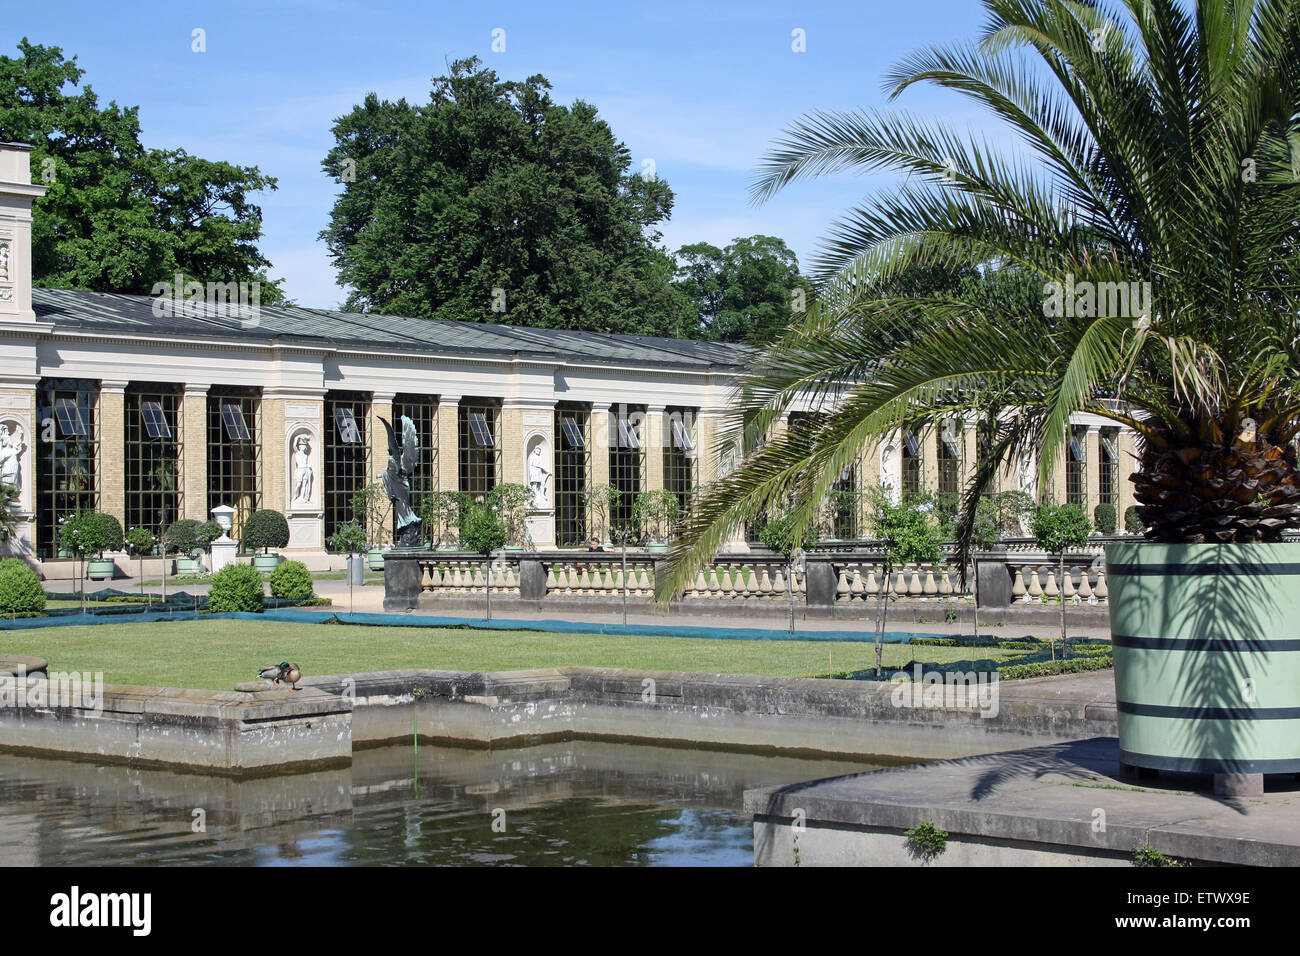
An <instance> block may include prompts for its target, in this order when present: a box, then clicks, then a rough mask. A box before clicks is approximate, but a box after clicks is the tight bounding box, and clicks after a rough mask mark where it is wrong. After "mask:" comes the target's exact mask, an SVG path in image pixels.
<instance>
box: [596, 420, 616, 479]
mask: <svg viewBox="0 0 1300 956" xmlns="http://www.w3.org/2000/svg"><path fill="white" fill-rule="evenodd" d="M613 413H614V405H613V404H612V403H610V402H593V403H592V406H591V486H592V487H593V488H594V487H596V486H597V485H607V484H609V446H610V444H611V441H612V439H613V435H612V433H611V432H610V428H609V419H610V416H611V415H613Z"/></svg>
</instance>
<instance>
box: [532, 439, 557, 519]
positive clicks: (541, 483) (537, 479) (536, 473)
mask: <svg viewBox="0 0 1300 956" xmlns="http://www.w3.org/2000/svg"><path fill="white" fill-rule="evenodd" d="M544 444H545V442H542V441H539V442H537V443H536V444H535V445H533V450H532V452H531V453H530V454H529V456H528V487H530V488H532V489H533V507H534V508H538V509H542V508H545V507H546V506H547V503H548V502H549V501H550V500H551V498H550V494H549V491H550V483H551V469H550V468H548V467H546V452H545V451H544V450H543V448H542V446H543V445H544Z"/></svg>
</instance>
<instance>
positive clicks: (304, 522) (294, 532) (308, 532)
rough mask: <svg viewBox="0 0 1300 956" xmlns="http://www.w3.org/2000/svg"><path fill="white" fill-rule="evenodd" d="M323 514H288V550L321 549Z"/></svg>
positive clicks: (305, 512) (311, 512)
mask: <svg viewBox="0 0 1300 956" xmlns="http://www.w3.org/2000/svg"><path fill="white" fill-rule="evenodd" d="M323 517H324V512H320V511H298V512H291V513H290V514H289V518H288V520H289V550H290V551H319V550H321V548H323V547H324V546H325V545H324V542H323V541H322V540H321V539H322V535H323V534H324V525H323V522H322V518H323Z"/></svg>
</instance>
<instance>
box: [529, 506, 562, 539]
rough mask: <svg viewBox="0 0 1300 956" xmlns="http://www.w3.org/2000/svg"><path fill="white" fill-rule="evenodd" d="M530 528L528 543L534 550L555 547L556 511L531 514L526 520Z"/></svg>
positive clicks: (552, 509) (549, 510)
mask: <svg viewBox="0 0 1300 956" xmlns="http://www.w3.org/2000/svg"><path fill="white" fill-rule="evenodd" d="M525 521H526V523H527V527H528V542H529V544H530V545H532V547H534V548H553V547H555V509H554V508H547V509H545V510H543V511H532V512H529V514H528V517H527V518H526V519H525Z"/></svg>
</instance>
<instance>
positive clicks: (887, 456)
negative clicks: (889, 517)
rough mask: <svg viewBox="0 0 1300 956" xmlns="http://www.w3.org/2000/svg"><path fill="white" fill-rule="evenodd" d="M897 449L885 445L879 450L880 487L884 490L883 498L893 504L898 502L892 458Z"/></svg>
mask: <svg viewBox="0 0 1300 956" xmlns="http://www.w3.org/2000/svg"><path fill="white" fill-rule="evenodd" d="M897 455H898V449H897V448H895V447H894V446H893V445H886V446H885V447H884V448H882V449H881V450H880V485H881V487H882V488H884V489H885V496H886V497H887V498H888V499H889V500H890V501H893V502H897V501H898V497H897V496H898V492H897V486H896V485H895V483H894V458H895V457H896V456H897Z"/></svg>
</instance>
